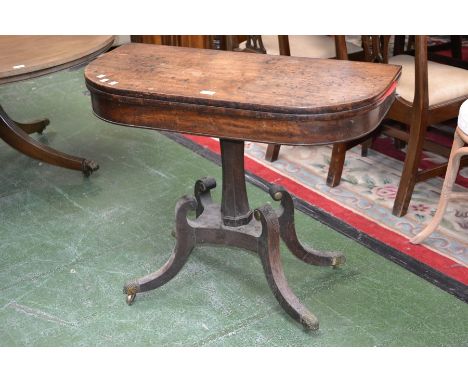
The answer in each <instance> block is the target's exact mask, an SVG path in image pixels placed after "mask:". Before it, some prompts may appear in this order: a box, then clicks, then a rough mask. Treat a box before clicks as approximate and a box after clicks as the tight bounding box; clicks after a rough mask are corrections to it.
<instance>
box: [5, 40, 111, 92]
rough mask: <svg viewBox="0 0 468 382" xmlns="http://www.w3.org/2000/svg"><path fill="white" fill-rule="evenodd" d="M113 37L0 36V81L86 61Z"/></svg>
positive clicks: (33, 75)
mask: <svg viewBox="0 0 468 382" xmlns="http://www.w3.org/2000/svg"><path fill="white" fill-rule="evenodd" d="M113 41H114V37H113V36H0V52H1V54H0V84H2V83H6V82H14V81H18V80H22V79H26V78H31V77H36V76H39V75H42V74H46V73H50V72H52V71H56V70H61V69H64V68H66V67H70V66H73V65H77V64H79V63H81V62H86V61H87V60H90V59H91V58H92V57H93V56H96V55H98V54H100V53H101V52H103V51H106V50H107V49H108V48H110V46H111V45H112V43H113Z"/></svg>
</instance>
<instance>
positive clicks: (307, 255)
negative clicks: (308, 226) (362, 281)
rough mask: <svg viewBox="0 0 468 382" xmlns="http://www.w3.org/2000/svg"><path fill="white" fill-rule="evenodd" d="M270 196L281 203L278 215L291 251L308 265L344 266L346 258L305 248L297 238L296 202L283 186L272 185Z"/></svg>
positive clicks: (283, 236)
mask: <svg viewBox="0 0 468 382" xmlns="http://www.w3.org/2000/svg"><path fill="white" fill-rule="evenodd" d="M269 193H270V196H271V197H272V198H273V199H274V200H276V201H281V210H280V211H279V213H278V221H279V226H280V234H281V238H282V239H283V241H284V242H285V243H286V245H287V247H288V248H289V250H290V251H291V252H292V253H293V254H294V256H296V257H297V258H299V259H300V260H302V261H304V262H305V263H307V264H312V265H323V266H333V267H336V266H338V265H340V264H344V263H345V261H346V258H345V257H344V256H343V255H342V254H341V253H338V252H319V251H315V250H313V249H311V248H306V247H304V246H303V245H302V244H301V243H300V242H299V239H298V238H297V234H296V228H295V224H294V201H293V200H292V197H291V195H290V194H289V192H287V191H286V190H285V189H284V188H283V187H282V186H279V185H276V184H274V185H272V186H271V187H270V189H269Z"/></svg>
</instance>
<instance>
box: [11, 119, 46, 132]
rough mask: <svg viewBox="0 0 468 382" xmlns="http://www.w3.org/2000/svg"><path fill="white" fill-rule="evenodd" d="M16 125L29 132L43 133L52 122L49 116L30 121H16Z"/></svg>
mask: <svg viewBox="0 0 468 382" xmlns="http://www.w3.org/2000/svg"><path fill="white" fill-rule="evenodd" d="M14 122H15V123H16V125H17V126H18V127H19V128H20V129H21V130H23V131H24V132H25V133H27V134H32V133H39V134H42V132H43V131H44V129H45V128H46V126H47V125H48V124H49V123H50V121H49V120H48V119H47V118H44V119H39V120H37V121H31V122H28V123H21V122H16V121H14Z"/></svg>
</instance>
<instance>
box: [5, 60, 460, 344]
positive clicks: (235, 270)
mask: <svg viewBox="0 0 468 382" xmlns="http://www.w3.org/2000/svg"><path fill="white" fill-rule="evenodd" d="M0 104H1V105H2V106H3V107H4V108H5V110H6V111H7V112H8V113H9V114H10V116H11V117H12V118H14V119H16V120H19V121H26V120H29V119H35V118H38V117H42V116H47V117H49V119H50V120H51V124H50V125H49V126H48V127H47V129H46V132H45V134H44V135H43V136H42V137H40V138H39V139H40V140H41V141H44V142H47V143H48V144H50V145H51V146H53V147H54V148H57V149H60V150H63V151H65V152H67V153H70V154H75V155H80V156H84V157H87V158H92V159H95V160H97V161H98V162H99V164H100V166H101V168H100V170H99V171H98V172H97V173H95V174H94V175H92V176H91V177H90V178H89V179H86V178H84V177H83V176H82V175H81V174H80V173H78V172H73V171H69V170H65V169H61V168H58V167H53V166H49V165H45V164H44V165H42V164H41V163H39V162H38V161H35V160H32V159H29V158H27V157H25V156H23V155H20V154H18V153H17V152H15V151H14V150H13V149H11V148H9V147H8V146H6V145H5V144H4V143H3V142H0V162H1V170H0V179H1V184H0V221H1V226H0V227H1V228H0V285H1V293H0V345H2V346H84V345H87V346H147V345H151V346H466V345H468V305H467V304H465V303H463V302H461V301H460V300H458V299H456V298H455V297H453V296H451V295H450V294H448V293H446V292H443V291H442V290H440V289H438V288H436V287H435V286H434V285H432V284H430V283H428V282H426V281H424V280H422V279H421V278H419V277H417V276H415V275H413V274H411V273H410V272H408V271H406V270H404V269H402V268H401V267H399V266H397V265H395V264H393V263H391V262H390V261H388V260H385V259H384V258H382V257H380V256H378V255H376V254H374V253H373V252H371V251H370V250H368V249H366V248H364V247H362V246H360V245H359V244H357V243H355V242H354V241H351V240H349V239H347V238H346V237H344V236H341V235H340V234H338V233H336V232H335V231H333V230H331V229H329V228H327V227H325V226H323V225H321V224H320V223H318V222H317V221H315V220H312V219H311V218H309V217H307V216H305V215H303V214H301V213H299V212H297V224H296V226H297V228H298V233H299V235H300V237H301V238H302V240H303V241H304V242H305V243H307V244H309V245H312V246H315V247H316V248H320V249H328V250H341V251H343V252H345V253H346V255H347V263H346V265H345V266H344V267H342V268H341V269H338V270H333V269H327V268H319V267H313V266H309V265H306V264H304V263H302V262H300V261H299V260H297V259H296V258H294V257H293V256H292V255H291V254H290V253H288V251H287V250H286V249H285V248H284V247H283V249H282V253H283V262H284V268H285V272H286V275H287V277H288V279H289V283H290V286H291V288H292V289H293V290H294V291H295V292H296V294H297V295H298V297H299V298H300V299H301V300H302V301H303V302H304V304H305V305H306V306H308V307H309V308H310V309H311V311H313V312H314V313H315V314H316V315H317V316H318V318H319V320H320V324H321V327H320V330H319V331H318V332H316V333H310V332H306V331H304V330H303V329H302V328H301V327H300V326H299V325H297V324H296V323H295V322H294V321H293V320H292V319H290V318H289V317H288V316H287V315H286V314H285V313H284V312H283V311H282V309H281V308H280V307H279V306H278V304H277V302H276V300H275V298H274V297H273V295H272V293H271V292H270V290H269V288H268V286H267V283H266V280H265V278H264V275H263V271H262V267H261V264H260V262H259V260H258V259H257V258H256V256H255V255H252V254H250V253H247V252H244V251H241V250H237V249H225V248H216V247H205V248H198V249H196V250H195V251H194V252H193V254H192V256H191V258H190V259H189V261H188V264H187V265H186V266H185V268H184V269H183V270H182V271H181V273H180V274H179V275H178V276H177V277H176V278H175V279H174V280H172V281H171V282H170V283H168V284H166V285H165V286H163V287H161V288H160V289H157V290H155V291H152V292H149V293H147V294H144V295H140V296H138V297H137V299H136V301H135V303H134V305H133V306H131V307H129V306H127V305H126V303H125V302H124V297H125V296H124V295H123V294H122V286H123V284H124V283H125V281H127V280H129V279H132V278H135V277H138V276H143V275H145V274H147V273H149V272H152V271H154V270H156V269H157V268H158V267H159V266H161V265H162V264H163V263H164V262H165V261H166V259H167V258H168V257H169V254H170V251H171V249H172V246H173V244H174V239H173V237H172V236H171V234H170V233H171V228H172V224H173V222H174V216H173V212H174V206H175V203H176V200H177V199H178V198H179V197H180V196H182V195H183V194H187V193H188V194H190V193H191V192H192V188H193V184H194V181H195V180H196V179H197V178H199V177H202V176H206V175H213V176H215V177H216V178H217V179H218V181H219V186H218V187H219V188H220V180H221V171H220V168H219V167H217V166H216V165H215V164H213V163H211V162H209V161H208V160H206V159H203V158H201V157H199V156H197V155H196V154H194V153H193V152H191V151H189V150H188V149H186V148H184V147H182V146H179V145H178V144H177V143H174V142H173V141H171V140H170V139H168V138H166V137H164V136H162V135H160V134H159V133H157V132H153V131H145V130H138V129H131V128H128V127H122V126H116V125H111V124H107V123H105V122H103V121H100V120H98V119H97V118H95V117H94V116H93V115H92V112H91V107H90V98H89V95H88V93H87V91H86V88H85V85H84V81H83V69H78V70H70V71H64V72H60V73H55V74H53V75H49V76H45V77H41V78H38V79H35V80H29V81H23V82H20V83H16V84H9V85H3V86H1V87H0ZM248 192H249V195H250V202H251V206H252V207H256V206H259V205H261V204H264V203H267V202H269V201H270V197H269V196H268V195H267V194H266V193H264V192H263V191H261V190H259V189H257V188H255V187H253V186H251V185H248ZM215 197H217V198H219V197H220V189H218V190H217V192H215Z"/></svg>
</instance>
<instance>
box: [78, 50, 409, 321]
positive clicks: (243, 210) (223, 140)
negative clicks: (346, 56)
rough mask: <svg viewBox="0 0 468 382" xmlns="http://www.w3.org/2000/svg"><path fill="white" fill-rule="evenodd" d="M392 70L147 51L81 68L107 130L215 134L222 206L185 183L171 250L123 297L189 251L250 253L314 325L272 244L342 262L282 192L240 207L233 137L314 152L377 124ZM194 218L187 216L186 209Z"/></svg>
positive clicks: (240, 151)
mask: <svg viewBox="0 0 468 382" xmlns="http://www.w3.org/2000/svg"><path fill="white" fill-rule="evenodd" d="M400 71H401V68H400V67H399V66H393V65H383V64H372V63H360V62H349V61H338V60H325V59H310V58H298V57H282V56H267V55H257V54H247V53H239V52H225V51H216V50H203V49H193V48H180V47H169V46H157V45H146V44H128V45H124V46H122V47H120V48H117V49H115V50H113V51H112V52H109V53H107V54H105V55H103V56H101V57H100V58H98V59H97V60H95V61H94V62H92V63H91V64H89V65H88V66H87V68H86V71H85V79H86V84H87V87H88V89H89V91H90V92H91V100H92V107H93V110H94V113H95V114H96V115H97V116H98V117H99V118H102V119H103V120H106V121H108V122H111V123H116V124H121V125H126V126H131V127H139V128H147V129H154V130H166V131H172V132H177V133H189V134H195V135H206V136H211V137H217V138H219V140H220V146H221V162H222V200H221V204H220V205H218V204H215V203H214V202H213V201H212V198H211V190H213V189H214V188H215V187H216V182H215V180H214V179H213V178H210V177H206V178H202V179H199V180H197V181H196V182H195V189H194V196H183V197H182V198H181V199H179V201H178V202H177V204H176V208H175V215H176V224H175V225H176V226H175V236H176V244H175V247H174V250H173V252H172V255H171V257H170V258H169V260H168V261H167V262H166V263H165V265H164V266H163V267H162V268H161V269H159V270H158V271H156V272H154V273H152V274H149V275H147V276H145V277H143V278H140V279H138V280H135V281H131V282H128V283H127V284H126V285H125V286H124V293H125V294H126V296H127V302H128V303H129V304H131V303H132V302H133V300H134V299H135V296H136V294H137V293H140V292H145V291H149V290H152V289H155V288H158V287H160V286H161V285H163V284H165V283H167V282H168V281H169V280H171V279H172V278H173V277H174V276H175V275H176V274H177V273H178V272H179V271H180V269H181V268H182V267H183V265H184V264H185V263H186V261H187V259H188V257H189V255H190V253H191V252H192V250H193V248H194V247H195V246H197V245H206V244H217V245H226V246H234V247H239V248H242V249H245V250H249V251H253V252H256V253H257V254H258V255H259V257H260V261H261V263H262V266H263V269H264V272H265V275H266V279H267V282H268V285H269V286H270V288H271V290H272V292H273V294H274V295H275V297H276V299H277V300H278V302H279V304H280V305H281V306H282V307H283V308H284V310H285V311H286V312H287V313H288V314H289V315H290V316H291V317H293V318H294V319H295V320H297V321H298V322H300V323H301V324H302V325H303V326H304V327H305V328H307V329H311V330H316V329H318V327H319V322H318V320H317V318H316V317H315V315H314V314H312V313H311V312H310V311H309V310H308V309H307V308H306V307H305V306H304V305H303V304H302V303H301V302H300V301H299V300H298V298H297V297H296V296H295V295H294V293H293V292H292V290H291V289H290V288H289V286H288V283H287V280H286V278H285V275H284V273H283V267H282V263H281V259H280V252H279V240H280V238H281V239H282V240H283V241H284V242H285V243H286V245H287V247H288V248H289V250H290V251H291V252H292V253H293V254H294V255H295V256H296V257H298V258H299V259H300V260H302V261H303V262H305V263H307V264H312V265H320V266H331V267H337V266H339V265H341V264H343V263H344V262H345V257H344V256H343V255H342V254H340V253H335V252H319V251H315V250H312V249H309V248H306V247H305V246H303V245H302V244H301V243H300V242H299V240H298V238H297V236H296V231H295V226H294V203H293V200H292V197H291V195H290V194H289V193H288V192H287V191H286V190H285V189H284V188H283V187H281V186H279V185H272V186H271V187H270V190H269V193H270V195H271V197H272V198H273V200H275V201H277V202H280V203H279V206H278V208H277V209H274V208H273V207H272V206H271V205H270V204H266V205H264V206H261V207H259V208H257V209H254V210H252V209H251V208H250V206H249V202H248V198H247V192H246V185H245V173H244V141H258V142H267V143H276V144H287V145H319V144H328V143H333V142H343V141H348V140H351V139H357V138H360V137H362V136H364V135H366V134H368V133H369V132H371V131H372V130H373V129H375V128H376V127H377V126H378V124H379V123H380V122H381V120H382V119H383V117H384V116H385V114H386V112H387V111H388V109H389V107H390V105H391V104H392V102H393V99H394V94H395V87H396V81H397V80H398V77H399V75H400ZM190 211H195V212H196V213H195V215H196V218H194V219H189V218H188V217H187V214H188V213H189V212H190Z"/></svg>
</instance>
